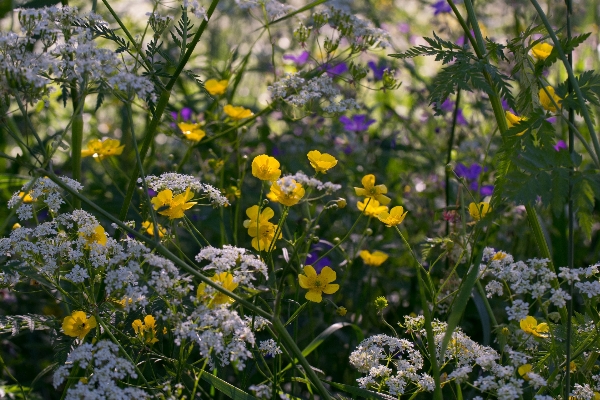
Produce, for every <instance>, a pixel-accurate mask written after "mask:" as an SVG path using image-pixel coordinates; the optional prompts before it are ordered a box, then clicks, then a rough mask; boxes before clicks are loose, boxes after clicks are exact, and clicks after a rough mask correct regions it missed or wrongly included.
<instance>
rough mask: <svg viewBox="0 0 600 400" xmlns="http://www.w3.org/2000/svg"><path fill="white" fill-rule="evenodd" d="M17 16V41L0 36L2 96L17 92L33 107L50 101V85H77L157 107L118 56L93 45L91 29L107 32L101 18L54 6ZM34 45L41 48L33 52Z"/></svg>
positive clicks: (146, 83)
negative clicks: (43, 100)
mask: <svg viewBox="0 0 600 400" xmlns="http://www.w3.org/2000/svg"><path fill="white" fill-rule="evenodd" d="M18 12H19V22H20V28H21V35H19V34H17V33H15V32H2V33H0V70H2V71H5V73H3V74H2V76H0V95H6V94H8V95H14V94H15V93H11V88H17V89H15V90H18V92H19V94H20V96H22V98H23V99H24V100H25V101H27V102H29V103H34V102H35V101H37V100H39V99H41V98H42V97H43V96H47V95H48V93H49V92H50V87H49V85H50V84H52V83H57V84H59V85H60V84H61V83H64V82H76V83H77V85H78V87H79V88H80V90H81V89H83V88H84V86H86V85H89V84H94V85H99V86H102V87H108V88H111V89H112V90H115V91H118V92H127V94H126V97H127V98H130V97H131V96H133V95H137V96H138V97H140V98H143V99H145V98H148V99H150V100H151V101H156V95H155V94H154V85H153V84H152V82H151V81H150V80H149V79H148V78H146V77H142V76H137V75H135V74H133V73H131V72H129V71H128V69H129V68H128V66H127V65H125V64H124V62H123V59H122V58H121V56H120V55H119V54H117V53H115V52H114V51H113V50H110V49H106V48H99V47H98V46H97V45H96V42H95V41H94V39H95V36H96V35H95V34H96V33H97V32H95V31H94V28H98V29H100V30H102V29H107V24H106V22H105V21H103V20H102V19H101V17H100V16H98V15H96V14H94V13H90V14H87V15H83V16H79V15H78V10H77V8H74V7H54V6H53V7H45V8H40V9H21V10H18ZM36 42H40V46H35V47H33V46H32V45H34V44H36ZM32 47H33V48H34V50H33V51H32V50H31V48H32ZM129 61H133V60H129ZM126 62H127V60H126ZM132 65H133V64H132ZM63 86H64V85H63ZM0 97H2V96H0Z"/></svg>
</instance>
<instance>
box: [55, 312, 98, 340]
mask: <svg viewBox="0 0 600 400" xmlns="http://www.w3.org/2000/svg"><path fill="white" fill-rule="evenodd" d="M96 326H97V324H96V318H95V317H94V316H91V317H90V318H88V317H87V315H86V314H85V313H84V312H83V311H73V313H71V315H69V316H67V317H65V318H64V319H63V323H62V328H63V331H64V332H65V335H67V336H72V337H76V338H79V340H83V338H84V337H85V335H87V334H88V333H89V332H90V331H91V330H92V328H95V327H96Z"/></svg>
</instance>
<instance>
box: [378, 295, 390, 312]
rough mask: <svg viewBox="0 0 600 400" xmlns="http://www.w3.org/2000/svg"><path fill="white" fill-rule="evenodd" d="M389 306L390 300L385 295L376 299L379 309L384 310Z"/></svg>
mask: <svg viewBox="0 0 600 400" xmlns="http://www.w3.org/2000/svg"><path fill="white" fill-rule="evenodd" d="M387 306H388V301H387V299H386V298H385V297H384V296H379V297H378V298H376V299H375V308H377V311H382V310H383V309H384V308H386V307H387Z"/></svg>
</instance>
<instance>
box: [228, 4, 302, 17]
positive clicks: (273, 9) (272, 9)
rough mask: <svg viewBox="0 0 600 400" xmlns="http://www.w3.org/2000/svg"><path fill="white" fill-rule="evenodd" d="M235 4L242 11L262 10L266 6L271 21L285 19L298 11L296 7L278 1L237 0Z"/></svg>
mask: <svg viewBox="0 0 600 400" xmlns="http://www.w3.org/2000/svg"><path fill="white" fill-rule="evenodd" d="M235 3H236V4H237V5H238V7H240V8H241V9H242V10H248V9H253V8H258V9H259V10H261V9H262V7H263V6H264V9H265V11H266V13H267V18H268V19H269V20H270V21H273V20H275V19H277V18H280V17H283V16H284V15H285V14H287V13H290V12H292V11H295V10H296V9H295V8H294V7H292V6H289V5H287V4H283V3H280V2H279V1H277V0H235ZM261 12H262V11H261Z"/></svg>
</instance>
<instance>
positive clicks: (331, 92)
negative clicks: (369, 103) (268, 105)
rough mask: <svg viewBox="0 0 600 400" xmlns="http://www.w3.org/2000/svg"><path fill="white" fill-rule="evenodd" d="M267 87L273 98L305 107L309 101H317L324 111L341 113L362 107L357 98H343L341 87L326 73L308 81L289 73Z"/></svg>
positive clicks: (296, 74)
mask: <svg viewBox="0 0 600 400" xmlns="http://www.w3.org/2000/svg"><path fill="white" fill-rule="evenodd" d="M267 89H268V90H269V91H270V92H271V96H272V97H273V99H281V100H283V101H285V102H286V103H288V104H290V105H293V106H295V107H304V106H306V105H307V104H308V103H309V102H312V101H317V102H318V103H319V105H320V107H321V108H322V109H323V111H325V112H328V113H341V112H345V111H348V110H352V109H359V108H360V107H359V106H358V104H357V103H356V100H354V99H344V98H342V95H341V92H340V89H339V88H338V87H337V86H335V84H334V83H333V79H332V78H331V77H330V76H328V75H326V74H323V75H320V76H316V77H314V78H311V79H309V80H308V81H307V80H306V79H304V78H302V77H301V76H300V75H299V74H298V73H295V74H288V75H286V77H285V78H282V79H280V80H278V81H276V82H274V83H273V85H272V86H269V87H267Z"/></svg>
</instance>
